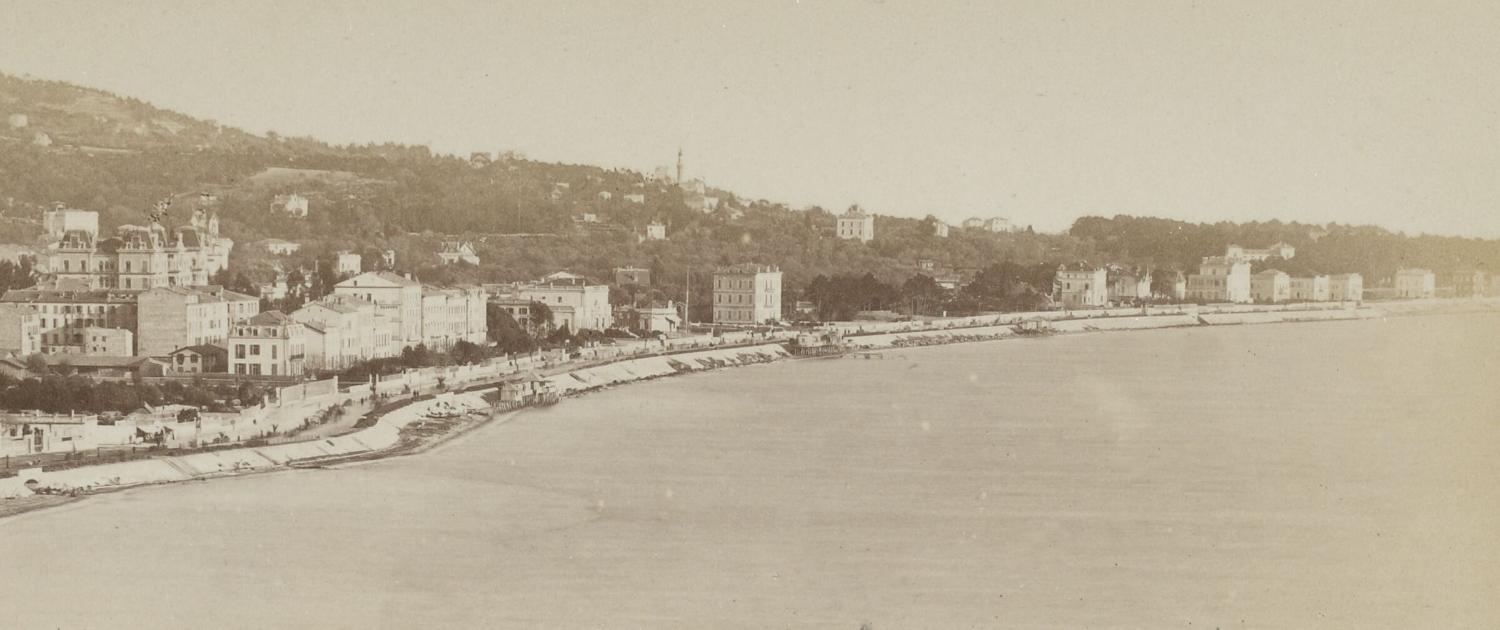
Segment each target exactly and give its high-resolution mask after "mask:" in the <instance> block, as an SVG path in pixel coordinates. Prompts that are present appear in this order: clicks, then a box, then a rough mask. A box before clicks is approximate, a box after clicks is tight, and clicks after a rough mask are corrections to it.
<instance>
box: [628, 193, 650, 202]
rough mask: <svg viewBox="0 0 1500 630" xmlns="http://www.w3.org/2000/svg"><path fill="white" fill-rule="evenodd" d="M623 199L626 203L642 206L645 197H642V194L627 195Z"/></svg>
mask: <svg viewBox="0 0 1500 630" xmlns="http://www.w3.org/2000/svg"><path fill="white" fill-rule="evenodd" d="M624 199H625V201H628V202H630V203H634V204H644V203H646V195H644V194H642V193H627V194H626V195H625V196H624Z"/></svg>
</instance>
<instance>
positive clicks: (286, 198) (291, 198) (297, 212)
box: [271, 194, 307, 219]
mask: <svg viewBox="0 0 1500 630" xmlns="http://www.w3.org/2000/svg"><path fill="white" fill-rule="evenodd" d="M271 212H280V213H282V214H285V215H287V216H293V217H297V218H299V219H301V218H306V217H307V197H303V196H302V195H297V194H290V195H276V196H275V197H272V198H271Z"/></svg>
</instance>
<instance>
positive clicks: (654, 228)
mask: <svg viewBox="0 0 1500 630" xmlns="http://www.w3.org/2000/svg"><path fill="white" fill-rule="evenodd" d="M626 196H627V197H629V195H626ZM646 240H648V241H665V240H667V225H666V224H665V223H661V222H659V221H652V222H650V223H647V224H646Z"/></svg>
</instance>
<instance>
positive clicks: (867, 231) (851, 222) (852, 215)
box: [838, 206, 875, 243]
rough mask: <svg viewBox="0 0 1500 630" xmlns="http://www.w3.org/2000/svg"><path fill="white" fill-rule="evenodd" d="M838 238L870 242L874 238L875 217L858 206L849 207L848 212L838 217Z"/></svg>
mask: <svg viewBox="0 0 1500 630" xmlns="http://www.w3.org/2000/svg"><path fill="white" fill-rule="evenodd" d="M838 237H839V238H841V239H844V240H853V239H859V240H860V241H861V242H865V243H868V242H870V241H871V240H872V239H874V238H875V216H874V215H871V214H867V213H866V212H865V211H864V210H862V209H860V207H859V206H849V210H847V211H845V212H844V214H842V215H840V216H839V217H838Z"/></svg>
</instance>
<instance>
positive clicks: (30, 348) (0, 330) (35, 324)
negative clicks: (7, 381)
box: [0, 302, 42, 357]
mask: <svg viewBox="0 0 1500 630" xmlns="http://www.w3.org/2000/svg"><path fill="white" fill-rule="evenodd" d="M41 351H42V316H41V314H40V313H38V312H37V310H36V309H35V308H33V307H31V306H28V305H26V304H20V303H15V302H0V354H4V353H10V354H13V355H16V356H22V357H24V356H27V355H32V354H37V353H39V352H41Z"/></svg>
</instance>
